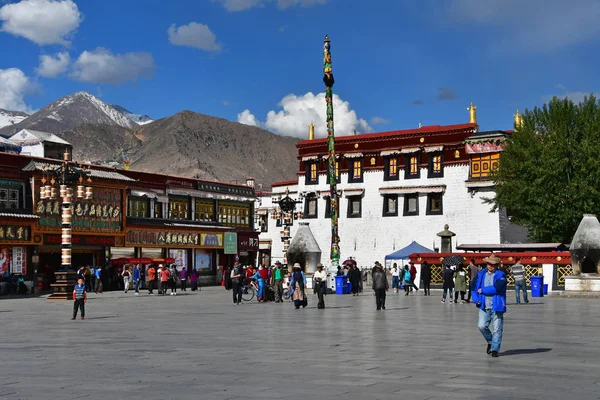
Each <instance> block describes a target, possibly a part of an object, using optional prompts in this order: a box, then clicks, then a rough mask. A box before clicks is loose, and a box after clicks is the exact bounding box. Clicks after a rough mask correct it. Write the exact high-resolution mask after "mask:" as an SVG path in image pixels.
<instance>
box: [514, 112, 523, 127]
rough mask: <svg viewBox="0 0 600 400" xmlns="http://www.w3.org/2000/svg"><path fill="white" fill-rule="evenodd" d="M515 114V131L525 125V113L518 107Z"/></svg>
mask: <svg viewBox="0 0 600 400" xmlns="http://www.w3.org/2000/svg"><path fill="white" fill-rule="evenodd" d="M513 116H514V117H515V131H518V130H519V128H522V127H523V114H521V113H520V112H519V110H518V109H517V113H516V114H515V115H513Z"/></svg>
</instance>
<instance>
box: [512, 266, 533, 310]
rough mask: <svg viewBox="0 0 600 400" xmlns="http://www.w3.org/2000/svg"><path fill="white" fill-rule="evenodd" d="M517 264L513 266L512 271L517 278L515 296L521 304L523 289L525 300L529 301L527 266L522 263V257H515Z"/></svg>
mask: <svg viewBox="0 0 600 400" xmlns="http://www.w3.org/2000/svg"><path fill="white" fill-rule="evenodd" d="M515 262H516V264H515V265H513V266H512V268H511V269H510V272H511V273H512V276H513V278H514V279H515V297H516V300H517V304H521V290H522V291H523V301H524V302H525V304H527V303H529V299H528V298H527V283H526V282H525V267H524V266H523V264H521V257H517V258H516V259H515Z"/></svg>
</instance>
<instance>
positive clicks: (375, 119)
mask: <svg viewBox="0 0 600 400" xmlns="http://www.w3.org/2000/svg"><path fill="white" fill-rule="evenodd" d="M388 122H390V120H389V119H385V118H382V117H373V118H371V120H370V121H369V123H370V124H371V125H380V124H387V123H388Z"/></svg>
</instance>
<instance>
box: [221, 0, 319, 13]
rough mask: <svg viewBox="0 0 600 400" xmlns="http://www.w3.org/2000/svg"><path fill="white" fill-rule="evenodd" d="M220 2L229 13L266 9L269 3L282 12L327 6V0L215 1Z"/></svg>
mask: <svg viewBox="0 0 600 400" xmlns="http://www.w3.org/2000/svg"><path fill="white" fill-rule="evenodd" d="M213 1H218V2H220V3H221V4H222V5H223V7H225V9H226V10H227V11H230V12H236V11H244V10H248V9H250V8H254V7H264V6H265V5H266V4H268V3H276V4H277V7H278V8H279V9H280V10H285V9H286V8H291V7H298V6H300V7H310V6H313V5H317V4H325V3H326V2H327V0H213Z"/></svg>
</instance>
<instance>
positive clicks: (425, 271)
mask: <svg viewBox="0 0 600 400" xmlns="http://www.w3.org/2000/svg"><path fill="white" fill-rule="evenodd" d="M421 281H423V286H422V287H423V292H425V293H423V296H431V266H430V265H429V263H428V262H427V261H423V264H421Z"/></svg>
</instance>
